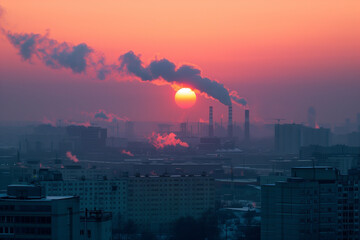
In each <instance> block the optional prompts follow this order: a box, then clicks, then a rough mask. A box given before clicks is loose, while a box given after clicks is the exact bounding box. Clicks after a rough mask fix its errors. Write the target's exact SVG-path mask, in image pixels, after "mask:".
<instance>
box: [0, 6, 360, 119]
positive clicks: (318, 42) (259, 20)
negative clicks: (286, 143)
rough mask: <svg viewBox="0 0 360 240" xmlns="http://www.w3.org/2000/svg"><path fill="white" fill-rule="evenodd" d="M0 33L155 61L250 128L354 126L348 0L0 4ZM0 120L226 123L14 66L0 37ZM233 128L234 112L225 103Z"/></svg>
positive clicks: (82, 80)
mask: <svg viewBox="0 0 360 240" xmlns="http://www.w3.org/2000/svg"><path fill="white" fill-rule="evenodd" d="M0 6H2V8H3V9H4V11H3V12H4V13H3V16H2V18H1V20H0V21H1V26H2V27H3V28H5V29H6V30H10V31H12V32H15V33H40V34H45V33H46V32H47V31H49V32H50V37H51V38H53V39H56V40H58V41H59V42H62V41H66V42H69V43H73V44H79V43H83V42H84V43H86V44H88V45H89V46H90V47H92V48H93V49H95V50H96V52H97V53H98V54H102V55H103V56H105V57H106V59H107V62H108V63H113V62H116V61H117V58H118V57H119V56H120V55H122V54H124V53H126V52H128V51H129V50H132V51H134V52H135V53H136V54H141V56H142V60H143V61H144V63H145V64H147V63H149V62H150V61H151V60H153V59H155V58H167V59H169V60H170V61H172V62H174V63H176V64H177V65H179V64H184V63H190V64H194V65H196V66H198V67H199V68H200V69H201V70H202V75H203V76H206V77H209V78H211V79H215V80H217V81H219V82H221V83H223V84H224V85H225V86H226V87H227V88H229V89H231V90H236V91H237V92H238V93H239V95H240V96H242V97H244V98H246V99H247V101H248V103H249V107H250V110H251V117H252V119H253V121H260V122H261V121H265V122H272V120H271V119H272V118H279V117H281V118H285V119H287V120H288V121H295V122H305V121H306V113H307V109H308V108H309V107H310V106H313V107H314V108H315V109H316V111H317V115H318V121H319V122H320V123H321V122H329V123H335V122H342V121H344V119H345V118H351V119H352V120H353V121H354V120H355V115H356V113H357V112H360V104H359V103H360V91H359V90H360V27H359V26H360V1H358V0H343V1H339V0H302V1H289V0H273V1H268V0H251V1H250V0H233V1H230V0H225V1H211V0H197V1H190V0H182V1H178V0H173V1H168V0H133V1H115V0H102V1H94V0H77V1H73V0H52V1H47V0H32V1H28V0H16V1H14V0H2V1H1V0H0ZM0 53H1V54H0V111H1V114H0V121H15V120H16V121H19V120H32V121H34V120H35V121H36V120H41V119H43V118H44V117H46V118H48V119H57V118H62V119H72V120H76V119H81V118H82V117H83V114H82V113H83V112H95V111H97V110H98V109H104V110H106V111H107V112H112V113H115V114H117V115H119V116H126V117H128V118H130V119H132V120H135V121H140V120H142V121H143V120H151V121H155V120H156V121H159V120H164V121H182V120H195V121H197V120H199V119H200V118H202V119H204V120H207V116H208V112H207V111H208V106H209V105H210V104H211V105H213V106H214V114H215V116H216V117H215V120H219V117H220V116H221V114H223V115H224V116H225V118H224V119H226V116H227V115H226V111H227V109H226V107H225V106H224V105H222V104H220V103H218V102H216V101H214V100H211V99H206V98H204V97H201V96H198V98H197V103H196V105H195V106H194V107H193V108H191V109H186V110H184V109H181V108H179V107H178V106H176V104H175V101H174V94H175V92H174V90H173V89H172V88H171V87H170V86H156V85H153V84H151V83H141V82H139V81H137V80H135V78H130V77H129V78H128V81H124V80H122V81H118V80H116V79H108V80H104V81H101V80H97V79H94V78H93V77H91V76H87V75H84V74H73V73H72V72H71V71H70V70H66V69H57V70H54V69H49V68H47V67H45V66H44V65H43V64H42V63H41V62H40V61H38V60H36V59H33V60H32V62H31V63H29V62H25V61H23V60H22V59H21V58H20V56H19V55H18V53H17V50H16V49H15V48H14V47H13V46H12V45H11V44H10V43H9V42H8V40H7V39H6V37H5V36H3V35H1V36H0ZM234 114H235V116H234V119H235V121H239V120H241V121H243V117H244V114H243V110H242V109H241V108H240V107H234Z"/></svg>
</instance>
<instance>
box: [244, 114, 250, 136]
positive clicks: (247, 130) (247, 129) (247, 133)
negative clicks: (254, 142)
mask: <svg viewBox="0 0 360 240" xmlns="http://www.w3.org/2000/svg"><path fill="white" fill-rule="evenodd" d="M249 140H250V110H249V109H245V141H249Z"/></svg>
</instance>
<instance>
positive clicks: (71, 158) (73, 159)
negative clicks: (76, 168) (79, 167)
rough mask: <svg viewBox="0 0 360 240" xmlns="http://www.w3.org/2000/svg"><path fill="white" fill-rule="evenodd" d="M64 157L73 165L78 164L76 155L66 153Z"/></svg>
mask: <svg viewBox="0 0 360 240" xmlns="http://www.w3.org/2000/svg"><path fill="white" fill-rule="evenodd" d="M66 157H68V158H69V159H70V160H71V161H73V162H75V163H77V162H79V159H78V158H77V157H76V155H72V154H71V152H66Z"/></svg>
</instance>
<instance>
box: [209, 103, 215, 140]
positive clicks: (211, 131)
mask: <svg viewBox="0 0 360 240" xmlns="http://www.w3.org/2000/svg"><path fill="white" fill-rule="evenodd" d="M213 136H214V123H213V107H212V106H210V107H209V137H213Z"/></svg>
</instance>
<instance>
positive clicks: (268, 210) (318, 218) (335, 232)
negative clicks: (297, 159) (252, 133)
mask: <svg viewBox="0 0 360 240" xmlns="http://www.w3.org/2000/svg"><path fill="white" fill-rule="evenodd" d="M359 180H360V170H358V169H353V170H352V171H349V174H348V175H341V174H340V172H339V171H338V170H337V169H336V168H333V167H315V168H313V167H300V168H293V169H292V171H291V177H290V178H288V179H287V180H286V181H279V182H276V183H275V184H266V185H262V187H261V239H262V240H280V239H292V240H302V239H328V240H331V239H334V240H335V239H337V240H344V239H351V240H353V239H354V240H355V239H359V238H360V229H359V214H360V206H359V197H358V196H359V193H360V192H359V186H358V184H359Z"/></svg>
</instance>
